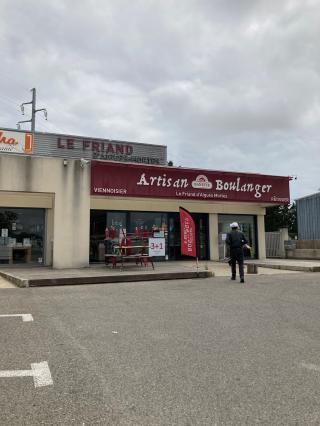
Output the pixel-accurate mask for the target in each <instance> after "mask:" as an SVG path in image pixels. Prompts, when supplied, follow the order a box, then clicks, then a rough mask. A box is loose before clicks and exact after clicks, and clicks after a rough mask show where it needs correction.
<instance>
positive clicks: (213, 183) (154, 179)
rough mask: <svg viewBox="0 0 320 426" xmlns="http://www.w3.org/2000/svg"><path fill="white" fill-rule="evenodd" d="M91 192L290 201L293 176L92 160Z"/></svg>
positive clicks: (153, 196)
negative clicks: (290, 180) (290, 181)
mask: <svg viewBox="0 0 320 426" xmlns="http://www.w3.org/2000/svg"><path fill="white" fill-rule="evenodd" d="M91 195H101V196H121V197H150V198H151V197H152V198H176V199H193V200H211V201H213V200H216V201H251V202H265V203H275V204H287V203H289V202H290V196H289V177H283V176H269V175H259V174H252V173H232V172H220V171H211V170H194V169H187V168H182V167H159V166H146V165H136V164H123V163H113V162H109V161H92V163H91Z"/></svg>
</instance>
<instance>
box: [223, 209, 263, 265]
mask: <svg viewBox="0 0 320 426" xmlns="http://www.w3.org/2000/svg"><path fill="white" fill-rule="evenodd" d="M232 222H237V223H238V224H239V227H240V231H242V232H243V233H244V235H245V237H246V239H247V240H248V243H249V245H250V247H251V258H252V259H256V258H257V257H258V245H257V225H256V216H253V215H252V216H251V215H231V214H230V215H229V214H225V215H222V214H221V215H219V219H218V230H219V238H218V240H219V259H224V258H225V257H226V244H225V239H226V236H227V233H228V232H230V223H232Z"/></svg>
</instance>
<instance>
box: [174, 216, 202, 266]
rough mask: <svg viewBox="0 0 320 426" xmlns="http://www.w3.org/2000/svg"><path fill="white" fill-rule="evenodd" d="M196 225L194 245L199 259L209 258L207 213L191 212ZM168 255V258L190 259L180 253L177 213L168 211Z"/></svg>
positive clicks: (178, 218) (178, 217)
mask: <svg viewBox="0 0 320 426" xmlns="http://www.w3.org/2000/svg"><path fill="white" fill-rule="evenodd" d="M192 218H193V220H194V222H195V227H196V247H197V256H198V258H199V260H207V259H209V244H208V242H209V229H208V215H207V214H201V213H192ZM168 256H169V259H170V260H181V259H190V257H187V256H182V255H181V234H180V216H179V213H169V218H168Z"/></svg>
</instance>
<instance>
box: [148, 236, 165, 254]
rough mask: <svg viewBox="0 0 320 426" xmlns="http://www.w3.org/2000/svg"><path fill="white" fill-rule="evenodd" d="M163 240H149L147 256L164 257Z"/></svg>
mask: <svg viewBox="0 0 320 426" xmlns="http://www.w3.org/2000/svg"><path fill="white" fill-rule="evenodd" d="M165 254H166V240H165V238H149V256H165Z"/></svg>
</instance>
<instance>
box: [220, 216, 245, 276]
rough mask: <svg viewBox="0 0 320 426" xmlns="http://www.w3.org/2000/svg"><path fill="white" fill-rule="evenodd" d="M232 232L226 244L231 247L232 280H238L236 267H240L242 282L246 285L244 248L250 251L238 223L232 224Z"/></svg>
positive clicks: (228, 235)
mask: <svg viewBox="0 0 320 426" xmlns="http://www.w3.org/2000/svg"><path fill="white" fill-rule="evenodd" d="M230 228H231V232H229V233H228V234H227V238H226V244H227V245H228V246H229V250H230V258H231V279H232V280H235V279H236V266H237V262H238V265H239V275H240V282H241V283H244V267H243V257H244V256H243V248H244V247H246V248H247V249H250V246H249V245H248V241H247V240H246V237H245V236H244V234H243V233H242V232H241V231H240V230H239V225H238V224H237V222H233V223H231V224H230Z"/></svg>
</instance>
